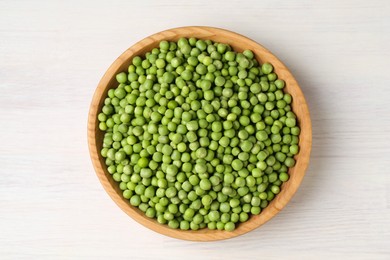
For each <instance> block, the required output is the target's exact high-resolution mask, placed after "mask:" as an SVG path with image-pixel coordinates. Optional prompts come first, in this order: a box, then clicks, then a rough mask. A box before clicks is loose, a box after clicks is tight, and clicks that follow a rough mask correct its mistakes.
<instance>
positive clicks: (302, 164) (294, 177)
mask: <svg viewBox="0 0 390 260" xmlns="http://www.w3.org/2000/svg"><path fill="white" fill-rule="evenodd" d="M181 37H186V38H190V37H195V38H198V39H204V40H207V39H209V40H212V41H214V42H221V43H227V44H229V45H231V46H232V47H233V49H234V50H235V51H238V52H242V51H244V50H246V49H250V50H252V51H253V52H254V54H255V58H256V59H257V60H258V61H259V62H260V63H261V64H262V63H265V62H270V63H271V64H273V66H274V70H275V72H276V73H277V75H278V76H279V78H281V79H283V80H285V82H286V92H288V93H290V94H291V95H292V97H293V103H292V108H293V110H294V112H295V113H296V115H297V118H298V122H299V125H300V128H301V133H300V136H299V137H300V141H299V146H300V152H299V154H298V155H296V156H295V159H296V165H295V166H294V167H293V168H291V169H290V170H289V174H290V176H291V178H290V179H289V181H287V182H286V183H284V184H283V186H282V188H281V192H280V193H279V194H278V195H277V196H276V197H275V199H274V200H273V201H272V202H271V203H270V204H269V205H268V206H267V207H266V208H265V209H264V210H263V211H262V212H261V213H260V214H259V215H254V216H251V217H250V219H249V220H248V221H247V222H245V223H241V224H239V225H238V227H237V228H236V229H235V230H234V231H232V232H227V231H220V230H209V229H207V228H205V229H202V230H197V231H192V230H189V231H184V230H175V229H171V228H169V227H168V226H167V225H161V224H159V223H158V222H157V221H156V220H155V219H150V218H148V217H146V216H145V214H144V213H143V212H142V211H140V210H139V209H138V208H137V207H133V206H131V205H130V204H129V202H128V200H126V199H124V198H123V197H122V191H121V190H120V189H119V185H118V183H116V182H115V181H114V180H113V178H112V176H111V174H110V173H109V172H108V171H107V169H106V166H105V162H104V158H103V157H102V156H101V155H100V150H101V149H102V144H103V135H104V133H103V132H102V131H100V130H99V127H98V125H99V121H98V120H97V115H98V114H99V113H100V111H101V108H102V106H103V105H104V99H105V98H106V97H107V92H108V90H109V89H112V88H116V87H117V82H116V79H115V76H116V74H118V73H120V72H122V71H126V70H127V68H128V67H129V65H130V64H131V60H132V59H133V57H134V56H144V54H145V53H146V52H148V51H151V50H152V49H153V48H155V47H157V46H158V45H159V43H160V41H162V40H167V41H177V40H178V39H179V38H181ZM311 131H312V129H311V120H310V115H309V110H308V107H307V104H306V100H305V97H304V95H303V93H302V91H301V89H300V88H299V86H298V83H297V82H296V80H295V79H294V77H293V76H292V75H291V73H290V71H289V70H288V69H287V68H286V66H285V65H284V64H283V63H282V62H281V61H280V60H279V59H278V58H277V57H276V56H274V55H273V54H271V53H270V52H269V51H268V50H267V49H265V48H264V47H263V46H261V45H259V44H258V43H256V42H254V41H252V40H250V39H249V38H246V37H244V36H242V35H239V34H237V33H233V32H230V31H227V30H223V29H218V28H212V27H201V26H192V27H181V28H175V29H169V30H166V31H162V32H159V33H156V34H154V35H151V36H149V37H147V38H145V39H143V40H141V41H140V42H138V43H136V44H135V45H133V46H132V47H130V48H129V49H127V50H126V51H125V52H124V53H123V54H122V55H121V56H119V58H118V59H117V60H116V61H115V62H114V63H113V64H112V65H111V66H110V68H109V69H108V70H107V72H106V73H105V74H104V76H103V78H102V79H101V81H100V83H99V85H98V86H97V89H96V92H95V94H94V97H93V100H92V103H91V108H90V112H89V120H88V142H89V150H90V154H91V159H92V163H93V165H94V167H95V170H96V173H97V176H98V177H99V180H100V182H101V183H102V185H103V187H104V189H105V190H106V191H107V193H108V194H109V195H110V196H111V198H112V199H113V200H114V201H115V202H116V204H117V205H118V206H119V207H120V208H121V209H122V210H123V211H124V212H126V213H127V214H128V215H129V216H131V217H132V218H134V219H135V220H136V221H137V222H139V223H141V224H142V225H144V226H146V227H148V228H150V229H152V230H154V231H156V232H158V233H161V234H163V235H167V236H170V237H174V238H179V239H185V240H193V241H214V240H221V239H227V238H232V237H235V236H238V235H242V234H245V233H247V232H249V231H251V230H253V229H255V228H258V227H259V226H261V225H263V224H264V223H265V222H267V221H268V220H270V219H271V218H272V217H274V216H275V215H276V214H277V213H278V212H279V211H280V210H281V209H283V208H284V206H286V204H287V203H288V202H289V201H290V199H291V198H292V196H293V195H294V194H295V192H296V191H297V189H298V187H299V185H300V183H301V182H302V179H303V176H304V175H305V172H306V169H307V166H308V163H309V158H310V151H311V143H312V132H311Z"/></svg>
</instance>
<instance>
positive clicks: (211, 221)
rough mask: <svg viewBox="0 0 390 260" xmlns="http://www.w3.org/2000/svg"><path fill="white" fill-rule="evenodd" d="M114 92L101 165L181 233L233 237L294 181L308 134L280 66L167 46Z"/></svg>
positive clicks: (198, 43) (135, 65)
mask: <svg viewBox="0 0 390 260" xmlns="http://www.w3.org/2000/svg"><path fill="white" fill-rule="evenodd" d="M116 80H117V81H118V83H119V85H118V87H117V88H115V89H110V90H109V91H108V97H106V99H105V101H104V105H103V107H102V111H101V113H100V114H99V115H98V120H99V122H100V123H99V128H100V130H102V131H103V132H104V140H103V148H102V150H101V155H102V156H103V157H104V158H105V163H106V165H107V169H108V172H109V173H110V174H112V178H113V179H114V180H115V181H116V182H118V183H119V188H120V189H121V190H122V191H123V197H124V198H125V199H128V200H129V202H130V204H131V205H132V206H135V207H138V208H139V209H140V210H141V211H142V212H144V213H145V215H146V216H147V217H149V218H155V219H157V221H158V222H159V223H161V224H167V225H168V226H169V227H170V228H174V229H181V230H198V229H201V228H206V227H207V228H209V229H218V230H226V231H232V230H234V229H235V228H236V226H237V225H238V224H239V223H242V222H245V221H247V220H248V219H249V218H250V216H251V215H252V214H254V215H257V214H260V213H261V211H262V209H264V208H265V207H267V205H268V204H269V202H270V201H271V200H272V199H273V198H274V197H275V195H277V194H278V193H279V192H280V187H281V185H282V183H283V182H286V181H287V180H288V179H289V174H288V169H289V168H290V167H293V166H294V165H295V160H294V155H296V154H297V153H298V151H299V147H298V141H299V139H298V138H299V133H300V128H299V126H298V124H297V119H296V115H295V114H294V112H293V111H292V110H291V102H292V97H291V95H290V94H288V93H285V92H283V88H284V87H285V82H284V81H283V80H282V79H278V76H277V75H276V74H275V73H274V72H273V66H272V65H271V64H270V63H264V64H259V63H258V62H257V60H256V59H255V58H254V54H253V52H252V51H250V50H245V51H244V52H242V53H237V52H235V51H234V50H233V49H232V48H231V47H230V46H229V45H227V44H223V43H216V42H212V41H210V40H200V39H195V38H189V39H187V38H181V39H179V40H178V42H168V41H161V42H160V44H159V48H154V49H153V50H152V51H150V52H147V53H146V55H145V58H141V57H139V56H136V57H134V58H133V59H132V64H131V65H130V66H129V67H128V71H127V72H121V73H119V74H117V75H116Z"/></svg>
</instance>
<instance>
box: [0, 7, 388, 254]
mask: <svg viewBox="0 0 390 260" xmlns="http://www.w3.org/2000/svg"><path fill="white" fill-rule="evenodd" d="M389 13H390V2H389V1H387V0H371V1H367V0H364V1H361V0H359V1H352V0H351V1H345V0H344V1H343V0H331V1H311V0H299V1H271V0H270V1H256V0H252V1H222V0H221V1H172V0H171V1H146V0H145V1H125V0H123V1H116V0H111V1H98V0H94V1H81V0H68V1H59V0H55V1H43V0H42V1H27V0H24V1H22V0H15V1H11V0H1V1H0V122H1V123H0V126H1V127H0V140H1V144H0V259H114V257H115V258H119V259H125V258H128V259H152V258H154V259H184V258H185V259H240V258H239V257H245V258H242V259H319V258H323V259H329V258H334V259H390V104H389V103H390V102H389V101H390V85H389V84H390V83H389V82H390V71H389V69H390V47H389V46H390V15H389ZM185 25H209V26H215V27H222V28H226V29H229V30H232V31H235V32H238V33H241V34H244V35H246V36H248V37H250V38H252V39H254V40H256V41H258V42H260V43H261V44H263V45H264V46H266V47H267V48H269V49H270V50H271V51H272V52H274V53H275V54H276V55H277V56H279V57H280V58H281V59H282V60H283V61H284V62H285V64H286V65H287V66H288V67H289V68H290V69H291V71H292V72H293V74H294V75H295V76H296V78H297V80H298V81H299V82H300V84H301V87H302V89H303V91H304V93H305V95H306V98H307V100H308V103H309V106H310V110H311V116H312V120H313V137H314V138H313V152H312V157H311V164H310V167H309V170H308V172H307V175H306V177H305V179H304V181H303V183H302V186H301V188H300V189H299V191H298V193H297V194H296V196H295V197H294V198H293V200H292V201H291V202H290V203H289V205H288V206H287V207H286V208H285V209H284V210H283V211H282V212H281V213H280V214H279V215H277V216H276V217H275V218H274V219H272V220H271V221H270V222H268V223H267V224H266V225H264V226H263V227H261V228H259V229H257V230H255V231H253V232H251V233H249V234H246V235H244V236H241V237H238V238H234V239H231V240H227V241H221V242H213V243H194V242H186V241H179V240H175V239H171V238H168V237H164V236H162V235H159V234H156V233H154V232H152V231H150V230H148V229H146V228H144V227H143V226H140V225H139V224H137V223H136V222H135V221H133V220H132V219H130V218H129V217H128V216H127V215H125V214H124V213H123V212H122V211H121V210H120V209H119V208H118V207H117V206H116V205H115V204H114V203H113V202H112V201H111V199H110V198H109V197H108V195H107V194H106V193H105V192H104V190H103V188H102V187H101V185H100V183H99V182H98V179H97V177H96V176H95V173H94V170H93V168H92V165H91V162H90V159H89V154H88V149H87V140H86V128H87V126H86V123H87V114H88V106H89V103H90V101H91V98H92V94H93V92H94V90H95V87H96V85H97V83H98V81H99V79H100V77H101V76H102V75H103V73H104V72H105V70H106V69H107V68H108V66H109V65H110V64H111V62H112V61H113V60H114V59H115V58H116V57H117V56H119V55H120V54H121V53H122V52H123V51H124V50H125V49H126V48H128V47H129V46H131V45H133V44H134V43H136V42H137V41H139V40H141V39H142V38H144V37H146V36H147V35H150V34H152V33H155V32H158V31H161V30H164V29H167V28H172V27H179V26H185Z"/></svg>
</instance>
